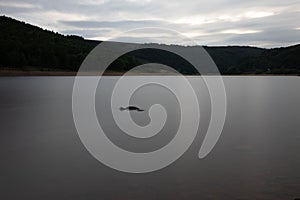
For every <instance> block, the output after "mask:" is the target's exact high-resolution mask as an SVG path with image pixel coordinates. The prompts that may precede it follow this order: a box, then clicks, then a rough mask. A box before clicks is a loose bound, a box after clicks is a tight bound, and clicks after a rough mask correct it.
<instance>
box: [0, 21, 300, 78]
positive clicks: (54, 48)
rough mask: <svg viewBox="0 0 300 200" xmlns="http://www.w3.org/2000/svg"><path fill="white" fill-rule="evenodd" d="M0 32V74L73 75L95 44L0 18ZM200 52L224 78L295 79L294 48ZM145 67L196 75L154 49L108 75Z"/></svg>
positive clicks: (126, 59) (299, 65) (297, 59)
mask: <svg viewBox="0 0 300 200" xmlns="http://www.w3.org/2000/svg"><path fill="white" fill-rule="evenodd" d="M0 30H1V31H0V69H1V68H2V69H9V68H13V69H18V70H41V71H45V70H46V71H77V70H78V68H79V67H80V65H81V63H82V61H83V60H84V58H85V57H86V56H87V54H88V53H89V52H90V51H91V50H92V49H93V48H94V47H95V46H96V45H98V44H99V43H100V41H92V40H85V39H84V38H82V37H79V36H74V35H70V36H65V35H62V34H59V33H56V32H53V31H48V30H44V29H42V28H39V27H36V26H33V25H30V24H26V23H24V22H20V21H17V20H15V19H12V18H9V17H6V16H1V17H0ZM187 48H188V47H187ZM204 48H205V49H206V50H207V52H208V53H209V54H210V55H211V57H212V58H213V60H214V61H215V63H216V65H217V66H218V68H219V71H220V72H221V74H224V75H225V74H226V75H230V74H298V75H299V74H300V45H295V46H290V47H285V48H274V49H263V48H256V47H247V46H228V47H204ZM149 62H156V63H161V64H166V65H168V66H172V67H174V68H175V69H176V70H178V71H179V72H181V73H183V74H197V72H196V70H195V69H194V68H193V67H192V66H191V65H190V64H189V63H188V62H187V61H186V60H184V59H182V58H180V57H179V56H177V55H175V54H172V53H170V52H166V51H162V50H154V49H144V50H138V51H134V52H131V53H128V54H126V55H124V56H121V57H120V58H118V59H117V60H116V61H114V62H113V63H112V64H111V66H110V67H109V70H111V71H116V72H125V71H127V70H129V69H131V68H132V67H134V66H137V65H141V64H146V63H149Z"/></svg>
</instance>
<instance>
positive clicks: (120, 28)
mask: <svg viewBox="0 0 300 200" xmlns="http://www.w3.org/2000/svg"><path fill="white" fill-rule="evenodd" d="M0 11H1V15H7V16H10V17H13V18H16V19H19V20H22V21H25V22H28V23H32V24H34V25H38V26H41V27H43V28H46V29H49V30H54V31H56V32H60V33H63V34H75V35H81V36H83V37H85V38H89V39H98V40H107V39H111V38H112V37H113V38H114V40H119V41H131V42H160V43H177V44H182V43H183V42H184V41H185V40H186V39H185V37H187V38H189V39H190V40H193V41H195V42H196V43H197V44H200V45H253V46H260V47H279V46H288V45H292V44H296V43H300V1H299V0H209V1H207V0H205V1H204V0H185V1H179V0H178V1H176V0H59V1H58V0H57V1H54V0H27V1H21V0H0ZM149 27H156V28H155V29H153V28H149ZM133 29H134V31H131V30H133ZM128 31H129V32H128ZM124 32H125V33H124ZM177 33H180V35H178V34H177ZM183 38H184V39H183Z"/></svg>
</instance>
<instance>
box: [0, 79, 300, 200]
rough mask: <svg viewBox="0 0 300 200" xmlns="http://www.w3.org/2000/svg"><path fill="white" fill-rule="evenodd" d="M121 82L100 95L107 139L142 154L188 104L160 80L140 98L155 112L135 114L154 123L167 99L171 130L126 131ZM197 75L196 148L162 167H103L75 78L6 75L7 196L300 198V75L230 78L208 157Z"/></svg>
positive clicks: (2, 105)
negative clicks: (138, 134)
mask: <svg viewBox="0 0 300 200" xmlns="http://www.w3.org/2000/svg"><path fill="white" fill-rule="evenodd" d="M135 78H137V77H135ZM140 78H142V77H140ZM165 78H170V79H172V78H173V79H176V77H165ZM211 78H213V77H211ZM116 79H117V78H116V77H105V78H104V79H103V80H102V83H101V84H100V85H101V86H99V87H102V90H101V92H98V93H97V95H96V102H97V105H96V109H97V115H98V119H99V122H100V123H101V121H102V122H103V121H104V123H103V124H102V125H103V127H104V129H105V130H106V131H107V132H108V133H109V134H107V136H108V137H109V138H110V139H111V140H112V141H113V142H114V143H115V144H117V145H118V146H120V147H122V148H124V149H127V150H130V151H135V152H148V151H153V150H156V149H159V148H161V147H163V146H164V145H165V144H167V143H168V142H169V141H170V140H172V138H173V137H174V132H175V131H176V130H177V128H178V121H179V120H180V108H179V106H178V102H177V101H176V99H175V98H174V96H173V94H172V93H170V92H168V91H167V90H166V89H164V88H161V87H157V86H152V87H151V86H146V87H144V88H142V89H140V91H137V92H136V94H134V96H133V98H132V103H133V104H135V105H138V106H139V107H141V108H143V109H145V112H136V113H132V117H133V119H134V120H135V122H136V123H137V124H140V125H146V124H147V123H149V116H148V112H147V110H148V109H149V107H150V106H151V105H152V104H154V103H159V104H161V105H163V106H164V107H165V108H166V110H167V112H168V119H167V122H166V125H165V127H164V128H163V130H162V131H161V132H160V133H159V134H157V135H156V136H155V137H153V138H150V139H149V140H147V141H146V140H139V139H136V138H131V137H129V136H128V135H126V134H122V131H121V130H120V129H118V128H117V127H116V125H115V123H114V122H113V118H112V116H111V113H110V110H109V109H110V105H109V101H108V99H109V97H110V91H111V89H112V86H113V84H112V83H114V82H115V81H116ZM133 79H134V77H133ZM189 80H190V81H191V83H192V84H193V86H194V87H195V88H196V90H195V91H196V94H197V96H198V98H199V103H200V109H201V121H200V127H199V131H198V135H197V137H196V139H195V141H194V143H193V144H192V146H191V147H190V148H189V150H188V151H187V152H186V153H185V154H184V155H183V156H182V157H181V158H180V159H179V160H177V161H176V162H175V163H173V164H171V165H170V166H168V167H166V168H164V169H162V170H160V171H156V172H153V173H148V174H126V173H122V172H118V171H116V170H113V169H110V168H108V167H106V166H105V165H103V164H101V163H100V162H98V161H97V160H96V159H94V158H93V157H92V156H91V155H90V154H89V153H88V151H87V150H86V149H85V147H84V146H83V145H82V143H81V141H80V139H79V137H78V134H77V132H76V129H75V125H74V122H73V118H72V87H73V82H74V78H72V77H2V78H0V125H1V128H0V199H5V200H6V199H51V200H52V199H70V200H74V199H201V198H202V199H278V200H279V199H280V200H282V199H295V198H300V170H299V169H300V131H299V130H300V78H299V77H224V82H225V88H226V92H227V103H228V108H227V117H226V121H225V126H224V130H223V133H222V135H221V138H220V140H219V141H218V143H217V145H216V146H215V148H214V149H213V151H212V152H211V153H210V154H209V155H208V156H207V157H206V158H204V159H202V160H200V159H199V158H198V151H199V148H200V146H201V143H202V140H203V137H204V135H205V131H206V129H207V126H208V122H209V117H210V100H209V94H208V92H207V89H206V87H205V85H204V83H203V81H202V80H201V79H200V78H197V77H190V78H189ZM120 106H124V105H120ZM116 109H119V108H116ZM191 120H192V119H191Z"/></svg>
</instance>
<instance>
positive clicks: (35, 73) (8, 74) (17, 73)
mask: <svg viewBox="0 0 300 200" xmlns="http://www.w3.org/2000/svg"><path fill="white" fill-rule="evenodd" d="M97 75H98V73H97V72H81V73H80V75H79V76H97ZM123 75H124V73H123V72H106V73H105V74H103V76H123ZM18 76H71V77H72V76H77V72H71V71H21V70H0V77H18ZM127 76H177V74H175V73H150V72H149V73H132V74H127ZM186 76H198V75H186ZM204 76H217V75H216V74H205V75H204ZM221 76H294V77H299V76H300V75H299V74H225V75H221Z"/></svg>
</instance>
